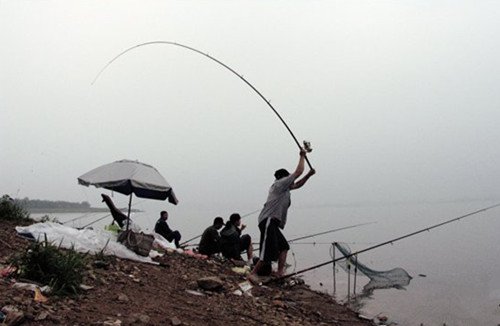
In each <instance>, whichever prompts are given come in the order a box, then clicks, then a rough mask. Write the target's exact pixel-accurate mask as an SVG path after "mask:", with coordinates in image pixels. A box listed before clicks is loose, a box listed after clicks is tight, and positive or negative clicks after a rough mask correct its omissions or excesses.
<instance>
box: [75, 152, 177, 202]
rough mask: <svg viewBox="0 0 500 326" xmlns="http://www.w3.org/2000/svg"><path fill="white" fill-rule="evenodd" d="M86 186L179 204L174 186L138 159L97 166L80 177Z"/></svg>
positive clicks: (82, 183)
mask: <svg viewBox="0 0 500 326" xmlns="http://www.w3.org/2000/svg"><path fill="white" fill-rule="evenodd" d="M78 183H79V184H81V185H84V186H87V187H88V186H90V185H93V186H95V187H97V188H105V189H109V190H112V191H116V192H119V193H121V194H124V195H131V194H132V193H134V194H135V195H136V196H137V197H141V198H150V199H158V200H165V199H167V198H168V201H169V202H170V203H172V204H174V205H177V203H178V200H177V197H175V194H174V191H173V190H172V187H170V185H169V184H168V183H167V181H166V180H165V178H163V176H162V175H161V174H160V173H159V172H158V170H156V169H155V168H154V167H153V166H151V165H148V164H144V163H141V162H138V161H131V160H121V161H116V162H113V163H109V164H106V165H102V166H100V167H98V168H95V169H93V170H91V171H89V172H87V173H85V174H83V175H82V176H80V177H79V178H78Z"/></svg>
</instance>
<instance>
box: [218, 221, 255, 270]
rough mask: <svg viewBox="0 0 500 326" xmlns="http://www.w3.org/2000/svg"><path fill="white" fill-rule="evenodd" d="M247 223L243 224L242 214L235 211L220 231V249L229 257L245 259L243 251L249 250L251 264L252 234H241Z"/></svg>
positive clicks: (248, 255)
mask: <svg viewBox="0 0 500 326" xmlns="http://www.w3.org/2000/svg"><path fill="white" fill-rule="evenodd" d="M245 227H246V225H244V224H241V216H240V214H237V213H234V214H231V216H230V217H229V221H227V222H226V226H225V227H224V228H223V229H222V231H221V232H220V241H219V243H220V250H221V252H222V255H223V256H224V257H226V258H228V259H234V260H243V258H241V253H242V252H243V251H245V250H246V251H247V258H248V262H249V264H251V263H252V257H253V247H252V238H251V237H250V235H248V234H245V235H241V231H243V229H245Z"/></svg>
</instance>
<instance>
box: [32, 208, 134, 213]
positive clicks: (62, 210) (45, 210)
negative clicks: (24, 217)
mask: <svg viewBox="0 0 500 326" xmlns="http://www.w3.org/2000/svg"><path fill="white" fill-rule="evenodd" d="M119 210H120V211H122V212H124V213H126V212H128V208H119ZM27 211H28V212H29V213H30V214H43V213H47V214H55V213H110V214H111V212H110V211H109V209H108V208H98V207H90V208H83V207H81V208H77V207H75V208H29V209H27ZM130 211H131V212H133V213H137V212H142V211H141V210H139V209H131V210H130Z"/></svg>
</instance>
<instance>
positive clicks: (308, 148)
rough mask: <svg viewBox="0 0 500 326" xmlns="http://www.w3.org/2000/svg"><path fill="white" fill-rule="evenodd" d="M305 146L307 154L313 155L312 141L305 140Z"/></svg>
mask: <svg viewBox="0 0 500 326" xmlns="http://www.w3.org/2000/svg"><path fill="white" fill-rule="evenodd" d="M303 144H304V150H305V151H306V152H307V153H311V152H312V150H313V149H312V147H311V142H310V141H307V140H304V142H303Z"/></svg>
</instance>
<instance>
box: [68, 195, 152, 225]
mask: <svg viewBox="0 0 500 326" xmlns="http://www.w3.org/2000/svg"><path fill="white" fill-rule="evenodd" d="M143 202H145V200H141V201H138V202H136V203H134V204H133V205H132V206H131V207H133V206H135V205H138V204H141V203H143ZM118 210H120V209H118ZM120 211H121V210H120ZM87 215H88V214H87ZM111 215H113V214H112V213H109V214H106V215H104V216H102V217H99V218H98V219H97V220H94V221H93V222H90V223H88V224H85V225H84V226H82V227H81V228H82V229H85V228H86V227H87V226H91V225H92V224H94V223H97V222H99V221H102V220H104V219H105V218H106V217H109V216H111ZM80 218H82V217H80ZM80 218H74V219H72V220H69V221H66V222H64V223H62V224H66V223H69V222H73V221H75V220H78V219H80Z"/></svg>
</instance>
